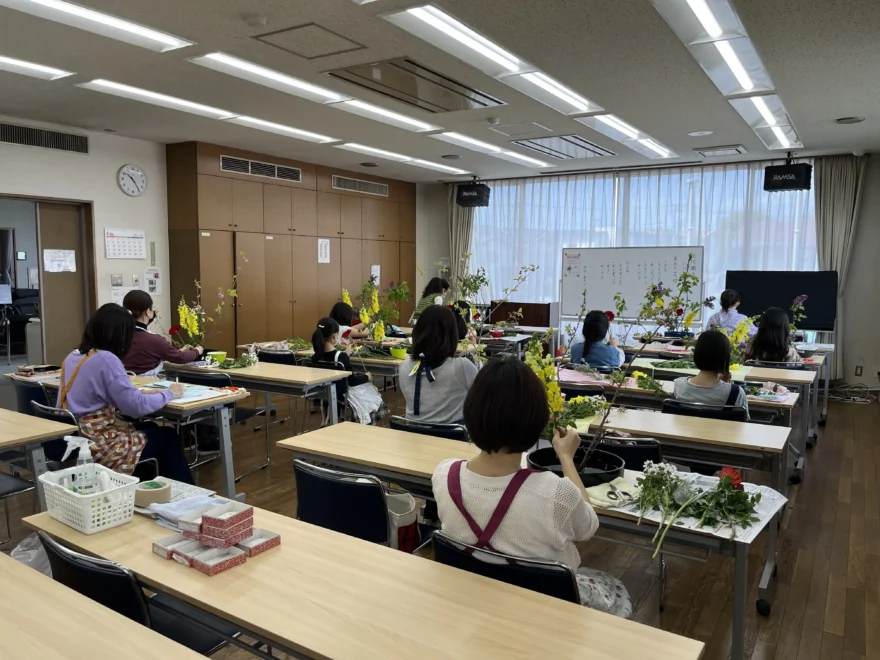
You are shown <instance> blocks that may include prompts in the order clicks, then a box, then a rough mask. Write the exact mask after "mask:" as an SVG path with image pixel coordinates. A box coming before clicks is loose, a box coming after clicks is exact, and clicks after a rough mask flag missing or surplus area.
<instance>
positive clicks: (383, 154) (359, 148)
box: [336, 142, 412, 163]
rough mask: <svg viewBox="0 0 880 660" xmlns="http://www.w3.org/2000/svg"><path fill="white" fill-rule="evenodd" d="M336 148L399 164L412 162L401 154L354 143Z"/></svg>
mask: <svg viewBox="0 0 880 660" xmlns="http://www.w3.org/2000/svg"><path fill="white" fill-rule="evenodd" d="M336 148H337V149H345V150H346V151H356V152H358V153H360V154H367V155H369V156H379V157H380V158H387V159H388V160H396V161H397V162H399V163H405V162H406V161H408V160H412V158H410V157H409V156H404V155H403V154H396V153H394V152H393V151H385V150H384V149H376V148H375V147H368V146H366V145H363V144H357V143H356V142H346V143H345V144H337V145H336Z"/></svg>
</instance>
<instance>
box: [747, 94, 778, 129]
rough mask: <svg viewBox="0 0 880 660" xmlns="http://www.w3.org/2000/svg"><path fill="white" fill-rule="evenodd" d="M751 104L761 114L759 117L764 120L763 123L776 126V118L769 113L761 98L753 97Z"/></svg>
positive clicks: (765, 103)
mask: <svg viewBox="0 0 880 660" xmlns="http://www.w3.org/2000/svg"><path fill="white" fill-rule="evenodd" d="M752 103H754V104H755V107H756V108H757V109H758V112H760V113H761V116H762V117H763V118H764V121H766V122H767V125H768V126H775V125H776V117H774V116H773V113H772V112H770V108H768V107H767V102H766V101H764V99H763V97H761V96H753V97H752Z"/></svg>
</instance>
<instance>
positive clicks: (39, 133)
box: [0, 124, 89, 154]
mask: <svg viewBox="0 0 880 660" xmlns="http://www.w3.org/2000/svg"><path fill="white" fill-rule="evenodd" d="M0 142H5V143H7V144H19V145H21V146H24V147H40V148H41V149H55V150H57V151H71V152H73V153H77V154H87V153H89V138H87V137H86V136H85V135H74V134H73V133H61V132H59V131H47V130H46V129H44V128H31V127H30V126H16V125H15V124H0Z"/></svg>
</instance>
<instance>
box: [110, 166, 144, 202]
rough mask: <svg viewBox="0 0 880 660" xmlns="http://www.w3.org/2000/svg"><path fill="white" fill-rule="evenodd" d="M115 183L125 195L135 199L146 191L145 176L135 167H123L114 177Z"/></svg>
mask: <svg viewBox="0 0 880 660" xmlns="http://www.w3.org/2000/svg"><path fill="white" fill-rule="evenodd" d="M116 182H117V183H118V184H119V187H120V188H121V189H122V192H124V193H125V194H126V195H129V196H130V197H137V196H138V195H142V194H144V192H145V191H146V189H147V174H146V172H144V171H143V170H142V169H141V168H139V167H138V166H137V165H123V166H122V167H120V168H119V173H118V174H117V175H116Z"/></svg>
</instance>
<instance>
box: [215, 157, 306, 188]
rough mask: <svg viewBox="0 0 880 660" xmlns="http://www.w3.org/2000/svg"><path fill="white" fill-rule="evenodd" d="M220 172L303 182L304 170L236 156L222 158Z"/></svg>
mask: <svg viewBox="0 0 880 660" xmlns="http://www.w3.org/2000/svg"><path fill="white" fill-rule="evenodd" d="M220 170H221V171H223V172H235V173H236V174H249V175H250V176H261V177H263V178H266V179H283V180H284V181H297V182H298V181H302V170H300V169H299V168H297V167H288V166H286V165H276V164H275V163H264V162H262V161H259V160H248V159H246V158H235V157H234V156H220Z"/></svg>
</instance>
